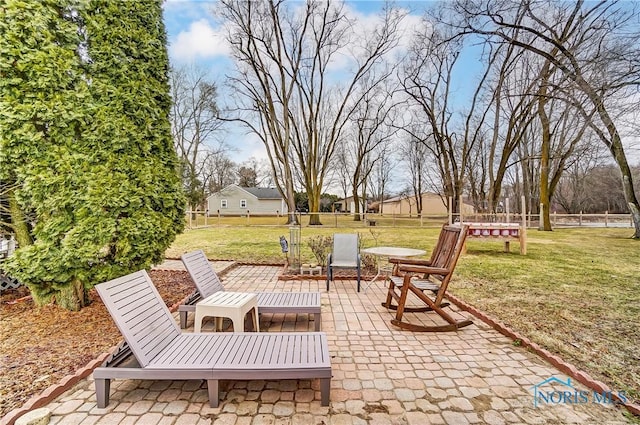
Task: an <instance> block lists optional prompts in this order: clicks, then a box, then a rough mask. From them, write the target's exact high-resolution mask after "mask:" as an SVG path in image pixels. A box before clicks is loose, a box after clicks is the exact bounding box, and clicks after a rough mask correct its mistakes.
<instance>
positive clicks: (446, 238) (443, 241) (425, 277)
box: [382, 225, 473, 332]
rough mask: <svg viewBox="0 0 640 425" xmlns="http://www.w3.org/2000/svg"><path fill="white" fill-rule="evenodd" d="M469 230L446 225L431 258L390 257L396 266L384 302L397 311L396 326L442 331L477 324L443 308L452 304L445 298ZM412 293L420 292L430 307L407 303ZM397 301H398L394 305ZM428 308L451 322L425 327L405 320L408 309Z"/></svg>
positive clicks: (393, 321) (420, 330)
mask: <svg viewBox="0 0 640 425" xmlns="http://www.w3.org/2000/svg"><path fill="white" fill-rule="evenodd" d="M467 230H468V229H467V226H450V225H444V226H442V230H441V231H440V236H439V237H438V242H437V243H436V246H435V248H434V250H433V251H432V253H431V258H430V259H429V260H418V259H410V258H394V257H392V258H389V262H390V263H392V264H394V269H393V273H392V275H391V277H390V282H389V290H388V293H387V299H386V301H385V302H383V303H382V305H383V306H384V307H386V308H388V309H392V310H396V318H395V319H394V320H392V321H391V323H392V324H393V325H395V326H398V327H400V328H403V329H409V330H412V331H418V332H439V331H453V330H457V329H460V328H462V327H464V326H469V325H470V324H472V323H473V322H472V321H471V320H463V321H456V320H455V319H454V318H453V317H451V315H449V314H448V313H447V312H446V311H444V310H443V308H444V307H447V306H448V305H449V304H448V303H443V299H444V296H445V294H446V292H447V287H448V285H449V281H450V280H451V276H452V275H453V272H454V270H455V267H456V263H457V262H458V258H459V257H460V253H461V251H462V248H463V246H464V241H465V238H466V237H467ZM425 292H431V293H433V296H432V297H430V296H428V295H427V294H425ZM409 293H412V294H414V295H416V297H418V298H419V299H420V300H422V301H423V302H424V303H425V304H426V306H421V307H409V306H407V305H406V302H407V295H408V294H409ZM394 301H395V302H396V303H397V304H393V302H394ZM425 311H434V312H436V313H437V314H438V315H439V316H440V317H442V318H443V319H444V320H446V321H447V322H448V323H447V324H446V325H437V326H422V325H416V324H411V323H408V322H406V321H402V318H403V315H404V313H405V312H425Z"/></svg>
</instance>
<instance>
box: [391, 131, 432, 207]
mask: <svg viewBox="0 0 640 425" xmlns="http://www.w3.org/2000/svg"><path fill="white" fill-rule="evenodd" d="M398 151H399V153H400V156H401V160H400V162H401V163H402V164H404V165H405V172H404V176H405V178H407V180H408V182H409V187H410V190H405V191H404V192H405V193H406V194H407V195H411V196H413V200H414V203H415V206H416V211H415V213H416V214H421V213H422V194H423V193H424V192H425V191H426V188H427V186H428V185H429V183H428V182H429V173H430V172H431V170H430V169H429V164H433V163H434V158H432V157H431V154H430V152H429V150H428V148H427V143H424V141H423V140H418V139H415V138H412V137H406V138H405V139H404V140H403V141H402V142H401V144H400V146H399V148H398ZM433 186H436V185H433ZM438 193H439V192H438ZM411 213H413V211H411Z"/></svg>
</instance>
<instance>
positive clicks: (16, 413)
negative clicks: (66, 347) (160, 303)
mask: <svg viewBox="0 0 640 425" xmlns="http://www.w3.org/2000/svg"><path fill="white" fill-rule="evenodd" d="M225 261H226V260H225ZM240 264H241V263H236V262H233V263H232V264H230V265H229V266H227V267H225V268H224V269H222V270H221V271H220V273H219V275H220V276H224V275H225V274H226V273H228V272H229V271H230V270H232V269H234V268H235V267H237V266H239V265H240ZM159 270H167V269H159ZM188 298H189V295H187V296H186V297H185V298H183V299H182V300H180V301H178V302H177V303H175V304H173V305H172V306H171V307H169V311H170V312H171V313H175V312H176V311H178V307H179V306H180V305H181V304H183V303H185V302H186V301H187V299H188ZM119 345H120V343H118V344H116V345H114V346H113V347H111V348H110V349H109V351H108V352H105V353H102V354H99V355H98V357H96V358H95V359H93V360H91V361H90V362H89V363H87V364H86V365H85V366H84V367H82V368H80V369H78V370H76V371H75V373H73V374H71V375H67V376H65V377H64V378H62V379H61V380H60V382H58V383H57V384H53V385H51V386H50V387H49V388H47V389H45V390H44V391H42V392H41V393H39V394H36V395H34V396H32V397H31V398H30V399H29V400H27V402H26V403H25V404H23V405H22V406H21V407H18V408H16V409H13V410H10V411H9V413H7V414H6V415H4V416H3V417H2V418H0V425H13V424H14V423H15V422H16V421H17V420H18V418H20V417H21V416H23V415H25V414H26V413H28V412H30V411H31V410H34V409H37V408H40V407H44V406H46V405H47V404H49V403H51V402H52V401H53V400H55V399H56V398H58V397H60V396H61V395H62V394H64V393H65V392H67V391H68V390H70V389H71V387H73V386H74V385H76V384H77V383H78V382H80V381H81V380H83V379H84V378H86V377H88V376H89V375H91V374H92V373H93V370H94V369H95V368H97V367H98V366H100V365H101V364H102V363H103V362H104V361H105V360H106V359H107V358H108V357H109V356H110V355H111V354H112V353H113V352H114V351H115V350H117V349H118V347H119Z"/></svg>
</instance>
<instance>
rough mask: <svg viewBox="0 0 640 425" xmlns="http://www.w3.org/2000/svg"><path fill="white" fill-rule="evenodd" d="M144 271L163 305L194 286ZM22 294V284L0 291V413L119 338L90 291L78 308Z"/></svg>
mask: <svg viewBox="0 0 640 425" xmlns="http://www.w3.org/2000/svg"><path fill="white" fill-rule="evenodd" d="M149 275H150V276H151V279H152V280H153V283H154V284H155V286H156V288H158V292H159V293H160V295H161V296H162V299H163V300H164V301H165V303H166V304H167V306H171V305H173V304H175V303H177V302H179V301H180V300H182V299H183V298H184V297H186V296H187V295H188V294H190V293H191V292H193V290H194V289H195V287H194V285H193V283H192V281H191V279H190V278H189V275H188V274H187V272H182V271H160V270H152V271H151V272H150V273H149ZM28 295H29V292H28V290H27V289H26V288H24V287H20V288H18V289H9V290H6V291H2V293H1V294H0V334H1V335H2V339H1V341H0V417H2V416H4V415H6V414H7V413H8V412H9V411H11V410H13V409H15V408H18V407H21V406H22V405H23V404H25V403H26V402H27V400H29V398H31V397H32V396H34V395H36V394H39V393H40V392H42V391H44V390H45V389H46V388H48V387H49V386H51V385H54V384H56V383H58V382H59V381H60V380H61V379H62V378H63V377H65V376H66V375H70V374H73V373H75V371H76V370H78V369H80V368H82V367H84V366H85V365H86V364H87V363H89V362H90V361H91V360H93V359H95V358H96V357H98V356H99V355H100V354H101V353H104V352H107V351H109V349H110V348H111V347H113V346H114V345H116V344H117V343H118V342H120V341H121V340H122V337H121V336H120V332H119V331H118V329H117V328H116V326H115V324H114V323H113V321H112V320H111V316H110V315H109V313H108V312H107V310H106V308H105V307H104V304H103V303H102V301H101V300H100V297H99V296H98V294H97V293H96V292H95V290H92V291H91V292H90V296H91V299H92V300H93V302H92V303H91V304H90V305H89V306H88V307H85V308H83V309H82V310H81V311H78V312H72V311H68V310H64V309H61V308H58V307H55V306H51V305H49V306H44V307H36V306H35V305H34V304H33V301H32V300H31V298H30V297H28ZM25 297H26V298H25Z"/></svg>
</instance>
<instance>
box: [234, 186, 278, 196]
mask: <svg viewBox="0 0 640 425" xmlns="http://www.w3.org/2000/svg"><path fill="white" fill-rule="evenodd" d="M240 189H242V190H246V191H247V192H249V193H250V194H252V195H253V196H255V197H256V198H258V199H282V195H281V194H280V192H278V189H276V188H275V187H240Z"/></svg>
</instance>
